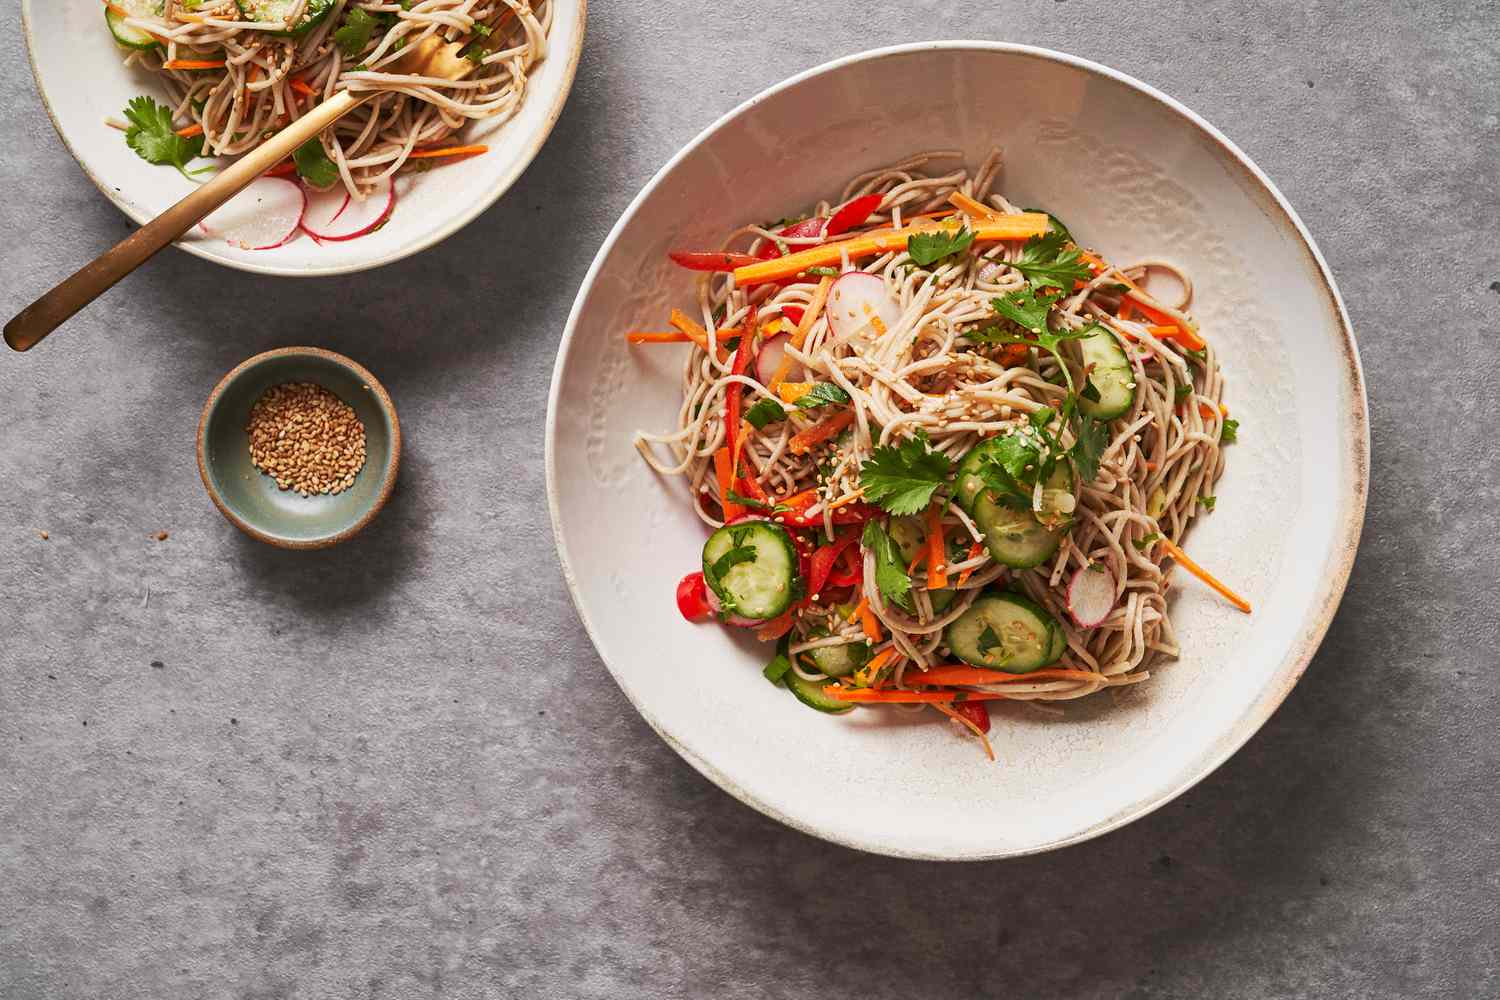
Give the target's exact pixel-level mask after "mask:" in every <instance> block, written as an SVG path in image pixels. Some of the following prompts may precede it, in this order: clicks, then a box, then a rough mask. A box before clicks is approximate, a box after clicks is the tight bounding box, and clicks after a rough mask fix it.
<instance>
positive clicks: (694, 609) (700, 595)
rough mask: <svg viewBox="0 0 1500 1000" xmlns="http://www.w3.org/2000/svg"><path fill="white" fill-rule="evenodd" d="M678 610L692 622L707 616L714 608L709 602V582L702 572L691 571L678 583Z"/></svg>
mask: <svg viewBox="0 0 1500 1000" xmlns="http://www.w3.org/2000/svg"><path fill="white" fill-rule="evenodd" d="M677 610H678V611H681V612H682V617H684V618H686V619H687V620H688V621H690V622H695V621H698V620H700V619H702V618H707V617H708V613H709V612H710V611H711V610H713V609H712V608H711V607H710V606H709V603H708V584H706V583H705V582H704V581H703V574H702V573H689V574H688V575H687V576H685V577H683V578H682V582H681V583H679V584H678V585H677Z"/></svg>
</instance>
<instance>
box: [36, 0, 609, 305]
mask: <svg viewBox="0 0 1500 1000" xmlns="http://www.w3.org/2000/svg"><path fill="white" fill-rule="evenodd" d="M49 2H51V0H49ZM567 2H569V3H574V4H577V7H578V37H577V38H575V39H574V41H573V48H572V51H570V52H569V53H568V59H567V63H566V65H565V67H564V69H563V80H562V86H561V87H559V88H558V89H557V93H556V95H555V96H554V97H553V99H552V104H551V106H550V107H549V108H548V109H547V118H546V121H544V122H543V123H542V127H541V129H540V130H538V131H537V132H536V134H535V135H534V136H532V139H531V142H530V144H529V146H528V147H527V149H526V151H525V153H524V155H523V156H522V157H521V158H520V159H519V160H517V161H516V163H515V165H514V166H513V167H512V168H511V169H510V170H508V171H506V172H504V173H502V174H501V175H500V176H499V178H498V179H497V180H496V182H495V184H494V186H493V188H492V189H491V191H490V192H489V193H488V194H486V195H484V196H483V197H481V198H479V199H478V200H476V201H475V202H474V203H473V204H472V205H470V206H469V207H468V208H466V209H465V210H464V211H462V212H460V213H459V214H458V215H456V216H454V217H453V218H452V219H450V220H449V221H448V222H446V223H445V224H443V225H441V226H438V227H437V228H435V229H432V230H430V231H429V232H427V233H425V234H423V235H421V236H420V237H418V238H417V239H415V240H414V241H412V243H411V244H410V245H409V246H405V247H401V248H399V249H397V250H393V251H391V252H390V253H388V254H385V255H384V256H382V257H377V258H374V259H372V260H368V261H364V262H360V263H351V264H335V265H331V266H328V267H289V266H287V265H278V264H257V263H254V262H252V261H243V260H232V259H229V258H225V257H220V256H218V255H216V254H214V253H211V252H210V251H209V249H208V248H207V247H206V246H200V245H198V244H195V243H182V242H180V241H173V243H172V245H173V246H174V247H176V248H177V249H179V250H184V251H186V252H188V253H190V254H192V255H193V256H195V257H201V258H203V259H204V260H207V261H211V262H213V263H215V264H219V265H221V266H223V267H228V268H231V269H233V270H236V271H245V272H248V273H250V274H267V275H271V276H273V277H281V278H327V277H333V276H334V275H339V274H356V273H358V272H360V271H370V270H374V269H375V268H377V267H384V266H385V265H387V264H394V263H395V262H396V261H398V260H405V259H406V258H407V257H410V256H412V255H413V254H418V253H421V252H422V251H423V250H427V249H429V248H431V247H433V246H435V245H437V244H438V243H441V242H442V241H443V240H445V239H447V238H448V237H450V236H452V235H453V234H454V233H456V232H458V231H459V230H460V229H462V228H464V227H465V226H467V225H468V224H469V223H471V222H473V221H474V220H475V219H477V218H478V217H479V216H480V215H481V214H483V213H484V212H486V211H487V210H488V209H489V208H490V206H491V205H493V204H495V202H497V201H499V200H500V198H501V196H502V195H504V194H505V192H507V191H509V190H510V189H511V187H512V186H513V185H514V184H515V183H516V181H518V180H519V179H520V178H521V175H522V174H523V173H525V172H526V169H527V168H528V167H530V166H531V162H532V160H534V159H536V156H537V154H538V153H540V152H541V151H542V147H543V146H544V145H546V143H547V139H548V138H549V137H550V136H551V135H552V129H553V127H554V126H556V125H557V120H558V118H560V117H562V112H563V108H564V107H565V106H566V105H567V103H568V95H569V94H571V93H572V91H573V82H574V79H575V78H576V77H577V75H578V62H579V59H580V58H581V57H582V55H583V39H584V36H585V35H586V34H587V33H588V0H567ZM31 4H32V0H21V34H22V37H24V38H25V40H26V61H27V62H28V64H30V66H31V79H32V82H33V83H34V84H35V85H36V92H37V95H38V96H39V97H40V98H41V99H42V109H43V110H45V111H46V112H47V118H48V120H49V121H51V122H52V128H53V129H54V130H55V131H56V132H57V137H58V138H59V139H61V140H62V144H63V146H64V147H66V149H67V150H68V153H69V155H71V156H72V157H73V161H74V162H75V163H77V164H78V166H79V169H81V170H82V171H83V173H84V176H86V177H87V178H88V179H89V180H90V181H92V182H93V184H94V187H96V188H98V189H99V191H100V193H101V194H103V195H104V196H105V197H106V198H108V199H109V200H110V201H111V202H113V203H114V206H115V207H116V208H118V209H119V210H120V211H121V212H122V213H124V215H125V216H126V217H127V218H129V219H130V220H131V221H132V222H134V223H136V224H137V225H144V224H145V223H146V222H148V221H150V220H151V218H152V216H151V214H150V213H148V212H141V211H137V210H136V209H135V207H134V206H133V205H132V204H131V203H130V202H128V201H126V200H125V198H124V197H122V196H120V195H119V194H117V193H116V191H115V188H114V186H113V185H111V184H109V183H107V182H105V180H104V179H103V178H101V177H98V176H97V175H95V173H94V172H93V171H92V170H90V169H89V167H88V164H87V163H85V162H84V160H83V157H82V156H80V155H79V154H78V150H77V149H75V148H74V146H73V141H72V140H71V139H69V138H68V134H67V133H66V132H65V131H64V130H63V127H62V123H61V122H60V121H58V119H57V114H56V113H55V112H54V111H53V110H52V101H51V100H50V99H49V98H48V96H47V91H46V89H45V88H44V87H43V86H42V75H41V72H40V70H39V68H38V66H37V61H36V41H35V39H34V38H33V36H32V28H31Z"/></svg>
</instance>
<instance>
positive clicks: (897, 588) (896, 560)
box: [859, 521, 913, 611]
mask: <svg viewBox="0 0 1500 1000" xmlns="http://www.w3.org/2000/svg"><path fill="white" fill-rule="evenodd" d="M859 543H860V544H861V545H862V546H864V547H865V548H866V549H868V550H869V551H871V552H873V553H875V585H876V586H877V587H879V588H880V595H881V596H882V597H884V598H885V599H886V600H888V601H890V602H891V603H893V604H896V605H898V606H899V607H902V608H905V609H906V610H907V611H912V610H913V608H912V603H911V577H909V576H907V575H906V564H905V563H903V562H902V561H901V556H900V554H899V553H898V552H897V551H896V543H895V542H894V541H892V540H891V536H890V535H888V534H886V531H885V529H884V528H882V527H881V526H880V522H879V521H870V522H868V523H867V524H866V525H865V533H864V534H863V535H861V536H860V539H859Z"/></svg>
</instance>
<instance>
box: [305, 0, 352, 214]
mask: <svg viewBox="0 0 1500 1000" xmlns="http://www.w3.org/2000/svg"><path fill="white" fill-rule="evenodd" d="M355 9H356V10H358V9H359V8H355ZM292 162H293V163H294V164H296V166H297V175H298V176H299V177H301V178H302V179H303V180H305V181H307V183H309V184H311V185H312V186H313V187H315V188H331V187H333V186H334V185H335V184H337V183H338V180H339V168H338V167H336V166H334V165H333V161H332V160H330V159H329V158H328V154H327V153H325V152H323V140H322V139H319V138H317V137H316V136H314V137H313V138H311V139H309V140H307V141H306V142H304V143H303V144H302V145H300V146H298V147H297V148H296V150H295V151H293V153H292Z"/></svg>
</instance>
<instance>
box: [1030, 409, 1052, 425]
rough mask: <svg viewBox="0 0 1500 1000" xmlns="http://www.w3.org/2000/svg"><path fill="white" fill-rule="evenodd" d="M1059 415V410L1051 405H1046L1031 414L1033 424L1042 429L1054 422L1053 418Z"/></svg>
mask: <svg viewBox="0 0 1500 1000" xmlns="http://www.w3.org/2000/svg"><path fill="white" fill-rule="evenodd" d="M1055 416H1057V411H1056V410H1054V409H1053V408H1052V407H1050V406H1044V407H1042V408H1041V409H1040V410H1037V411H1036V412H1035V413H1033V414H1032V415H1031V426H1033V427H1035V428H1036V429H1037V430H1041V429H1042V428H1044V427H1046V426H1047V425H1048V424H1050V423H1052V418H1053V417H1055Z"/></svg>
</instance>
